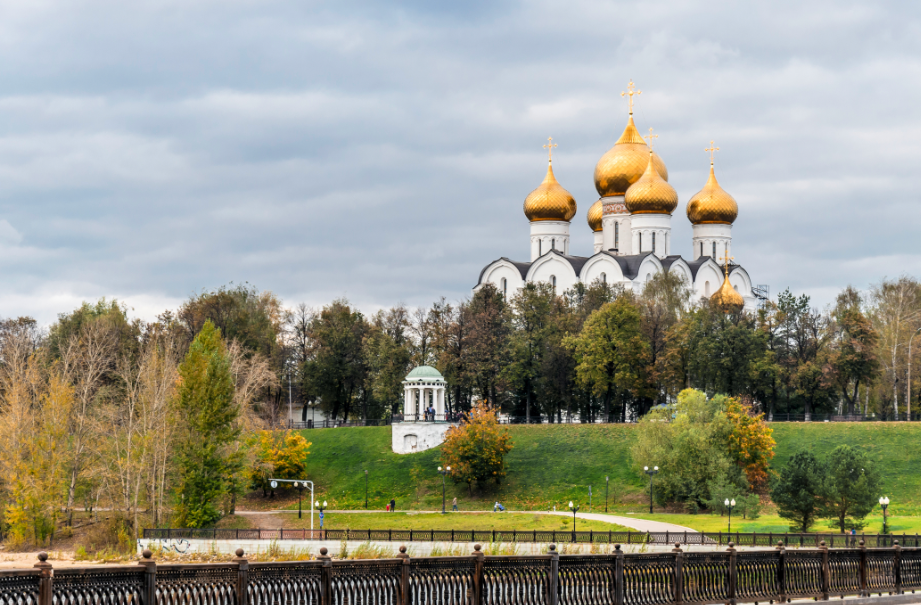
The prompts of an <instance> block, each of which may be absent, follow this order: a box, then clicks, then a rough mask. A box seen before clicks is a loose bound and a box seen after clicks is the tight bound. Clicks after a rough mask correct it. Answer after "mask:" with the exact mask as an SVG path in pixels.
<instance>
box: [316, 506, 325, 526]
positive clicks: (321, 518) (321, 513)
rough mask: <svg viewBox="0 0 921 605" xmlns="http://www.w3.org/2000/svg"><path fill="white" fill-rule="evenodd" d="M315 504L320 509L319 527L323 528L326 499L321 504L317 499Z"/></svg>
mask: <svg viewBox="0 0 921 605" xmlns="http://www.w3.org/2000/svg"><path fill="white" fill-rule="evenodd" d="M316 505H317V508H318V509H319V510H320V529H323V511H324V510H326V500H324V501H323V504H320V501H319V500H317V502H316Z"/></svg>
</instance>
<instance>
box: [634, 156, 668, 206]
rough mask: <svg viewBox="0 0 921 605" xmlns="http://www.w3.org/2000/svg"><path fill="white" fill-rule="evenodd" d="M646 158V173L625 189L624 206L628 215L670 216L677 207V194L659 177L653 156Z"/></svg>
mask: <svg viewBox="0 0 921 605" xmlns="http://www.w3.org/2000/svg"><path fill="white" fill-rule="evenodd" d="M647 157H648V158H649V159H648V160H647V164H646V172H644V173H643V176H641V177H640V178H639V180H637V181H636V182H635V183H633V184H632V185H630V188H629V189H627V194H626V195H625V196H624V204H625V205H626V206H627V210H629V211H630V214H671V213H672V212H673V211H674V210H675V208H676V207H677V206H678V192H677V191H675V188H674V187H672V186H671V185H669V184H668V183H666V182H665V179H663V178H662V177H661V176H659V171H658V170H656V167H655V158H654V157H653V154H652V153H651V152H649V153H647Z"/></svg>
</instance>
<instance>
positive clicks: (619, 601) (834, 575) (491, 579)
mask: <svg viewBox="0 0 921 605" xmlns="http://www.w3.org/2000/svg"><path fill="white" fill-rule="evenodd" d="M243 554H244V553H243V550H242V549H238V550H237V551H236V558H234V559H233V561H232V562H230V563H218V564H203V565H182V564H168V565H158V564H157V563H156V562H155V561H154V560H153V557H152V553H151V551H149V550H145V551H144V553H143V558H142V559H141V560H140V562H139V565H121V566H111V567H105V566H98V567H85V568H80V567H72V568H61V569H58V570H52V566H51V564H50V563H48V562H47V559H48V556H47V555H46V554H45V553H41V554H40V555H39V563H38V564H36V566H35V569H25V570H10V571H3V572H0V603H2V605H79V604H89V605H289V604H296V605H506V604H515V605H518V604H520V605H608V604H613V605H660V604H661V605H671V604H683V603H701V604H704V603H731V604H734V603H742V602H765V601H772V602H780V603H784V602H786V601H787V600H788V599H792V598H814V599H822V600H828V599H829V598H831V597H837V596H841V597H844V596H847V595H859V596H863V597H866V596H870V594H872V593H876V594H880V595H882V594H883V593H888V594H890V595H893V594H894V595H898V594H903V593H904V592H905V591H911V592H914V591H915V590H919V589H921V577H919V574H918V565H919V562H921V549H919V548H904V549H903V548H901V547H900V546H899V545H898V544H896V545H895V546H894V547H892V548H885V549H868V548H866V547H865V546H862V545H861V546H860V547H859V548H858V549H857V550H839V549H829V548H827V547H826V546H825V545H824V544H822V545H821V546H820V547H819V548H817V549H808V550H798V551H787V550H786V549H785V548H784V547H783V545H778V546H777V547H776V548H774V549H770V550H760V551H749V552H739V551H737V550H736V549H735V548H734V546H733V545H732V544H730V546H729V548H728V549H727V550H726V551H725V552H705V553H685V552H683V551H682V550H681V548H680V547H679V546H678V545H676V546H675V548H674V549H672V550H671V552H662V553H652V554H646V553H637V554H624V552H623V551H622V550H621V546H620V544H617V545H615V546H614V547H613V549H610V551H609V553H608V554H594V555H560V554H559V553H558V552H557V551H556V547H555V546H554V545H550V548H549V552H548V553H547V554H546V555H536V556H485V554H484V553H483V552H482V550H481V548H480V545H479V544H477V545H475V546H474V550H473V553H472V554H471V555H469V556H453V557H419V558H416V557H410V556H409V555H408V554H407V552H406V547H405V546H401V547H400V553H399V555H398V556H397V557H395V558H392V559H374V560H355V559H353V560H333V559H332V558H330V557H329V556H328V555H327V550H326V548H321V549H320V555H319V556H318V557H317V559H316V560H314V561H292V562H273V563H250V562H249V561H248V560H246V559H245V558H244V556H243Z"/></svg>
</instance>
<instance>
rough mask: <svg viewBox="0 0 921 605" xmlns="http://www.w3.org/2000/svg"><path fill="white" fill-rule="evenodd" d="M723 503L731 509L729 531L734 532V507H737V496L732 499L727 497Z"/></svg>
mask: <svg viewBox="0 0 921 605" xmlns="http://www.w3.org/2000/svg"><path fill="white" fill-rule="evenodd" d="M723 504H725V505H726V508H728V509H729V533H732V509H733V508H735V506H736V500H735V498H733V499H732V500H730V499H728V498H727V499H726V501H725V502H723Z"/></svg>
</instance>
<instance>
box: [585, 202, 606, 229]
mask: <svg viewBox="0 0 921 605" xmlns="http://www.w3.org/2000/svg"><path fill="white" fill-rule="evenodd" d="M603 216H604V207H603V206H602V204H601V200H598V201H597V202H595V203H594V204H592V207H591V208H589V209H588V216H587V217H586V218H587V219H588V226H589V227H591V228H592V231H594V232H597V231H601V219H602V217H603Z"/></svg>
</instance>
